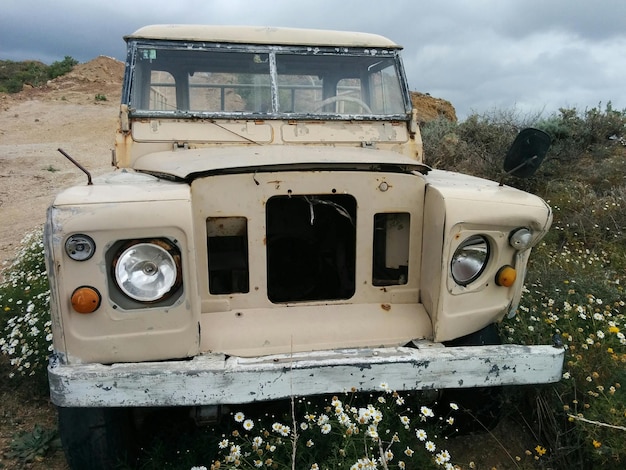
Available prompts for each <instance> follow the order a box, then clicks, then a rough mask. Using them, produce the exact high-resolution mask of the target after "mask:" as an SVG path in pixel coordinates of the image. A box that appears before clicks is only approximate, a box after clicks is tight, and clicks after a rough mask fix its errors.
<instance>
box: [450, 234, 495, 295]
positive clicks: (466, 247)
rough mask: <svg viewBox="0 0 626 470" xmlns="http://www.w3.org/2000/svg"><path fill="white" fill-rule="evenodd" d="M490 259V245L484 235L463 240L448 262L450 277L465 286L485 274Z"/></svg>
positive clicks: (475, 235)
mask: <svg viewBox="0 0 626 470" xmlns="http://www.w3.org/2000/svg"><path fill="white" fill-rule="evenodd" d="M490 257H491V244H490V242H489V239H488V238H487V236H485V235H480V234H474V235H470V236H468V237H467V238H465V239H464V240H463V241H462V242H461V243H460V244H459V245H458V246H457V248H456V249H455V250H454V253H453V255H452V258H451V260H450V275H451V276H452V279H453V280H454V282H455V283H457V284H458V285H460V286H463V287H465V286H467V285H469V284H471V283H473V282H474V281H476V280H477V279H478V278H479V277H481V275H482V274H483V273H484V272H485V269H486V268H487V265H488V264H489V259H490Z"/></svg>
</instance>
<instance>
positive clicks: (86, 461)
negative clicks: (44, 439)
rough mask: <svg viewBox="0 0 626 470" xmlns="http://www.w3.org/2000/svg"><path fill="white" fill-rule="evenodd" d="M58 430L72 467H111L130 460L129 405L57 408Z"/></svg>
mask: <svg viewBox="0 0 626 470" xmlns="http://www.w3.org/2000/svg"><path fill="white" fill-rule="evenodd" d="M58 414H59V434H60V436H61V443H62V444H63V450H64V451H65V457H66V459H67V463H68V464H69V466H70V468H71V469H72V470H111V469H115V468H117V467H119V466H120V465H122V464H125V463H128V462H131V461H132V459H133V457H134V454H135V451H136V445H135V443H134V439H133V436H134V433H133V432H132V431H133V421H132V409H130V408H58Z"/></svg>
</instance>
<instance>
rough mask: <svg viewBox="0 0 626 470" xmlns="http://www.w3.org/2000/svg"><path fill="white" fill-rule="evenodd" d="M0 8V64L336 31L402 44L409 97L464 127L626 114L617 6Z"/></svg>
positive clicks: (561, 2) (565, 0) (266, 1)
mask: <svg viewBox="0 0 626 470" xmlns="http://www.w3.org/2000/svg"><path fill="white" fill-rule="evenodd" d="M1 12H2V14H1V15H0V59H4V60H7V59H8V60H26V59H35V60H40V61H43V62H46V63H52V62H54V61H56V60H62V59H63V58H64V57H65V56H68V55H69V56H72V57H74V58H75V59H77V60H78V61H80V62H87V61H89V60H91V59H93V58H95V57H97V56H98V55H108V56H111V57H115V58H118V59H120V60H123V59H124V57H125V51H124V46H125V44H124V42H123V40H122V36H123V35H125V34H129V33H131V32H133V31H135V30H136V29H138V28H139V27H141V26H144V25H146V24H154V23H204V24H235V25H236V24H241V25H258V26H289V27H303V28H318V29H340V30H348V31H363V32H371V33H377V34H382V35H384V36H387V37H389V38H391V39H393V40H394V41H395V42H397V43H399V44H401V45H403V46H404V48H405V50H404V62H405V68H406V71H407V75H408V79H409V85H410V88H411V90H417V91H421V92H423V93H429V94H431V95H432V96H435V97H438V98H444V99H446V100H449V101H450V102H451V103H452V104H453V106H454V107H455V108H456V110H457V114H458V115H459V117H460V118H461V119H464V118H465V117H467V115H469V114H471V113H480V114H482V113H490V112H493V111H494V110H514V111H515V112H517V113H519V114H520V115H521V116H522V117H523V116H528V115H536V114H539V113H542V116H548V115H550V114H552V113H554V112H556V111H557V110H558V109H559V108H560V107H576V108H577V109H580V110H584V109H585V108H591V107H595V106H598V104H599V103H602V107H604V106H605V105H606V103H607V102H608V101H611V102H612V104H613V108H615V109H618V110H623V109H626V1H625V0H595V1H592V0H431V1H426V0H315V1H310V0H309V1H301V0H253V1H252V0H152V1H147V0H106V1H100V0H3V1H2V8H1Z"/></svg>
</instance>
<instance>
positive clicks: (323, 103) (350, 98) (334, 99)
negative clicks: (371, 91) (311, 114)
mask: <svg viewBox="0 0 626 470" xmlns="http://www.w3.org/2000/svg"><path fill="white" fill-rule="evenodd" d="M340 101H345V102H347V103H356V104H358V105H359V106H360V107H361V108H362V109H363V111H365V112H366V113H369V114H371V113H372V109H371V108H370V107H369V106H368V105H367V103H365V101H363V100H361V99H359V98H355V97H354V96H345V95H343V96H331V97H330V98H326V99H325V100H323V101H320V103H319V104H318V105H317V106H316V108H315V111H318V110H320V109H322V108H323V107H324V106H326V105H327V104H331V103H338V102H340Z"/></svg>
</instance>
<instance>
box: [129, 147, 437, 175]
mask: <svg viewBox="0 0 626 470" xmlns="http://www.w3.org/2000/svg"><path fill="white" fill-rule="evenodd" d="M133 167H134V169H135V170H137V171H142V172H146V173H150V174H153V175H157V176H162V177H170V178H173V179H182V180H190V179H194V178H197V177H199V176H205V175H212V174H223V173H248V172H257V171H280V170H322V169H337V170H364V171H379V170H380V169H388V170H389V171H398V172H412V171H418V172H420V173H427V172H428V171H429V170H430V168H429V167H428V166H426V165H424V164H422V163H419V162H417V161H416V160H413V159H411V158H409V157H406V156H404V155H401V154H398V153H396V152H391V151H386V150H375V149H365V148H353V147H341V148H338V147H303V146H288V145H266V146H258V147H257V146H245V147H244V146H239V147H220V148H216V147H211V148H198V149H180V150H170V151H165V152H154V153H150V154H147V155H143V156H141V157H139V158H137V160H136V161H135V164H134V165H133Z"/></svg>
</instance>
